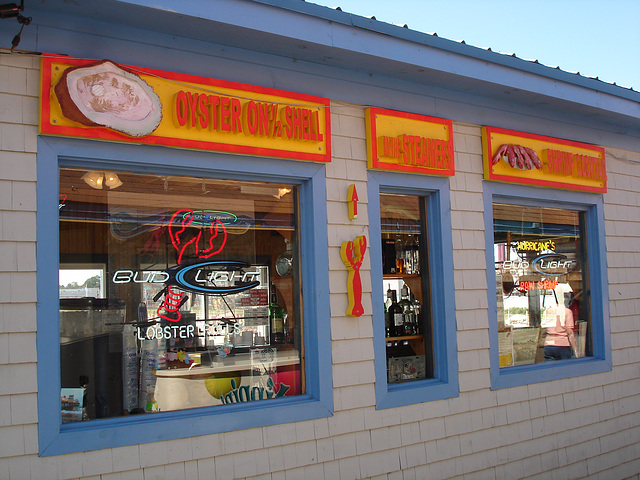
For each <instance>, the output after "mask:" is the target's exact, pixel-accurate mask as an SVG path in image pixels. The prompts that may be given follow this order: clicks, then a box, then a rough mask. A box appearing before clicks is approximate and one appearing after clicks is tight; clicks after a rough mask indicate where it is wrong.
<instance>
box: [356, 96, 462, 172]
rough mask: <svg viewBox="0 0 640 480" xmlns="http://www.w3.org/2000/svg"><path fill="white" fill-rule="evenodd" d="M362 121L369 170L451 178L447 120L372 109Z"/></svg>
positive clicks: (450, 134)
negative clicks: (363, 121) (365, 129)
mask: <svg viewBox="0 0 640 480" xmlns="http://www.w3.org/2000/svg"><path fill="white" fill-rule="evenodd" d="M365 120H366V128H367V160H368V165H369V168H373V169H378V170H392V171H400V172H412V173H423V174H428V175H455V165H454V155H453V132H452V126H451V120H444V119H441V118H434V117H427V116H424V115H417V114H414V113H407V112H397V111H393V110H384V109H381V108H375V107H371V108H368V109H367V111H366V113H365Z"/></svg>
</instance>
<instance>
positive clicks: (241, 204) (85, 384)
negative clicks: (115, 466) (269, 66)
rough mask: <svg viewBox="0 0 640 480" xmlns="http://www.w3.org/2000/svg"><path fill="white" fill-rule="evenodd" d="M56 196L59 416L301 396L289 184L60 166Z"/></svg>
mask: <svg viewBox="0 0 640 480" xmlns="http://www.w3.org/2000/svg"><path fill="white" fill-rule="evenodd" d="M60 195H61V197H63V196H64V199H65V200H64V202H63V203H61V205H60V221H59V228H60V266H61V268H60V290H59V291H60V358H61V362H60V379H61V387H62V391H61V405H62V407H61V415H62V421H63V423H68V422H76V421H88V420H92V419H96V418H108V417H118V416H123V415H131V414H153V413H155V412H159V411H171V410H182V409H188V408H195V407H205V406H215V405H220V406H223V405H228V404H235V403H242V402H251V401H264V400H269V399H274V398H278V397H282V396H292V395H301V394H303V393H305V379H304V375H303V373H302V372H304V365H303V358H304V355H303V352H302V344H303V339H302V331H303V328H302V327H303V319H302V316H301V311H302V305H301V294H300V292H301V285H300V272H299V267H298V261H297V258H298V244H299V241H298V238H299V226H298V188H297V186H296V185H292V184H284V183H260V182H245V181H234V180H218V179H207V178H199V177H188V176H159V175H151V174H140V173H132V172H126V171H117V172H113V171H112V172H101V171H87V170H86V169H84V170H80V169H74V168H62V169H60ZM222 408H224V407H222Z"/></svg>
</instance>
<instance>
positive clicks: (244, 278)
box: [169, 260, 260, 295]
mask: <svg viewBox="0 0 640 480" xmlns="http://www.w3.org/2000/svg"><path fill="white" fill-rule="evenodd" d="M248 266H249V265H248V264H246V263H244V262H234V261H222V260H221V261H211V262H204V263H196V264H194V265H185V266H183V267H174V268H173V269H171V270H170V271H169V274H170V276H171V282H172V283H174V284H175V285H177V286H179V287H180V288H182V289H183V290H187V291H191V292H195V293H208V294H214V295H227V294H232V293H240V292H244V291H245V290H249V289H251V288H255V287H257V286H258V285H260V281H258V280H256V278H258V276H259V275H260V272H259V271H258V270H255V271H250V272H245V271H243V270H242V269H243V268H246V267H248ZM218 282H224V283H228V284H230V285H226V286H219V285H217V283H218Z"/></svg>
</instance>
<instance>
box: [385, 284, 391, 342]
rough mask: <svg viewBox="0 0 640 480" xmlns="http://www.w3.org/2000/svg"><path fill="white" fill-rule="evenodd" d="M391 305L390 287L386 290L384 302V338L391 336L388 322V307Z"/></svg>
mask: <svg viewBox="0 0 640 480" xmlns="http://www.w3.org/2000/svg"><path fill="white" fill-rule="evenodd" d="M392 303H393V300H392V293H391V285H389V287H388V288H387V294H386V300H385V302H384V336H385V337H390V336H391V324H390V322H389V307H390V306H391V304H392Z"/></svg>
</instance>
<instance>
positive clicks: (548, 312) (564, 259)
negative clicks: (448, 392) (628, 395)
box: [484, 182, 610, 388]
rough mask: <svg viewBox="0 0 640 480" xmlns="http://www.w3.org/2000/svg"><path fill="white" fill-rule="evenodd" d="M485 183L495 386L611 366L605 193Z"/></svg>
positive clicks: (600, 369) (492, 368)
mask: <svg viewBox="0 0 640 480" xmlns="http://www.w3.org/2000/svg"><path fill="white" fill-rule="evenodd" d="M484 186H485V212H487V213H489V214H488V215H487V214H485V225H486V227H487V244H488V247H489V248H490V251H488V252H487V253H488V261H490V262H491V263H488V264H487V268H488V276H487V283H488V285H489V292H490V294H489V306H490V307H491V311H492V312H493V313H492V314H491V315H490V319H489V322H490V324H489V328H490V334H491V358H492V364H491V372H492V385H493V387H494V388H502V387H509V386H515V385H522V384H526V383H531V382H540V381H547V380H553V379H555V378H563V377H568V376H573V375H580V374H585V373H593V372H598V371H603V370H606V369H608V368H610V359H609V347H608V344H609V341H608V310H607V308H606V307H607V304H606V301H607V294H606V285H607V282H606V269H605V268H604V265H606V263H605V261H604V253H605V249H604V235H603V230H602V229H603V226H604V225H603V221H602V200H601V197H599V196H597V195H591V194H581V193H575V192H563V191H554V190H545V191H541V190H539V189H535V188H531V187H524V186H513V185H501V184H500V185H498V184H493V183H489V182H486V183H485V184H484ZM494 292H495V293H494ZM494 308H495V310H494Z"/></svg>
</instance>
